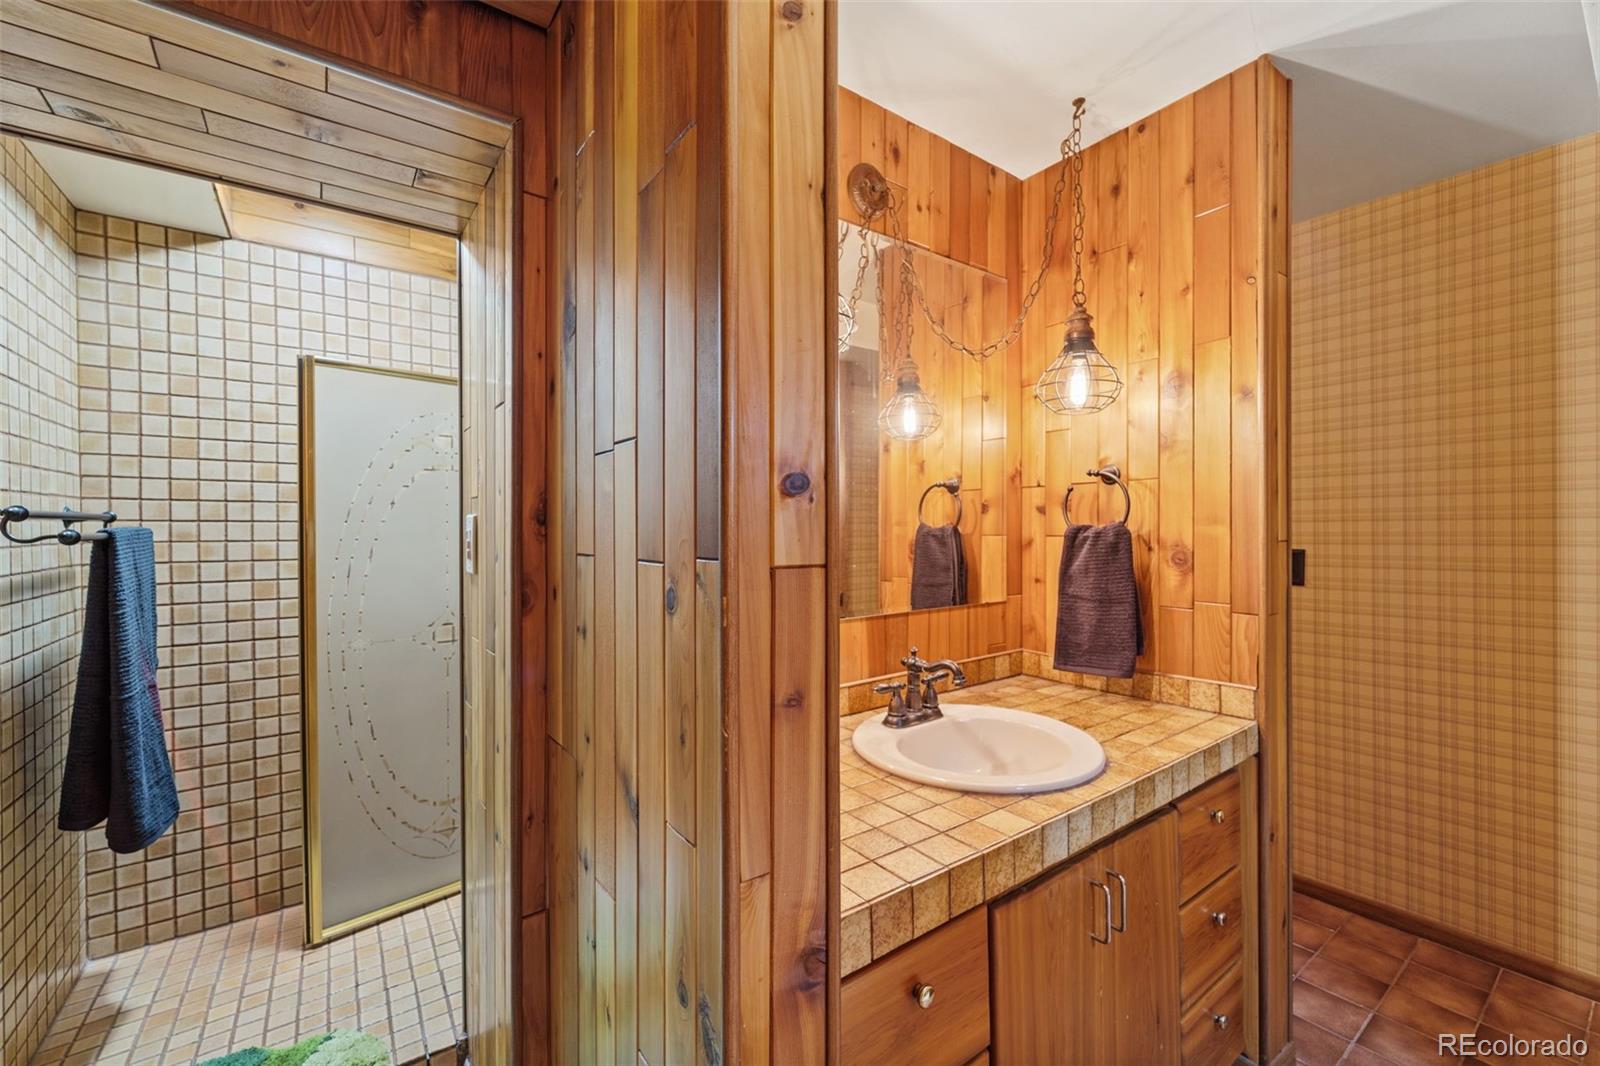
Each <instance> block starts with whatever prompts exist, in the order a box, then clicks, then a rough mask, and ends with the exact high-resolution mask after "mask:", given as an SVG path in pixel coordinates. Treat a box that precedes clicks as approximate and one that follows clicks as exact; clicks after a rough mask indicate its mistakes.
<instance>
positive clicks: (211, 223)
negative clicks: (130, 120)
mask: <svg viewBox="0 0 1600 1066" xmlns="http://www.w3.org/2000/svg"><path fill="white" fill-rule="evenodd" d="M27 144H28V151H30V152H32V153H33V157H34V158H35V159H37V160H38V161H39V165H40V166H42V167H44V169H45V173H47V174H49V175H50V177H51V179H52V180H53V181H54V182H55V183H56V184H57V185H59V186H61V191H62V193H64V194H65V195H66V197H67V199H68V200H71V201H72V206H73V207H76V208H77V209H78V210H79V211H93V212H95V213H96V214H101V215H115V216H117V217H118V218H131V219H133V220H134V221H136V222H153V223H155V224H156V225H158V226H174V227H176V228H178V229H186V230H189V231H191V232H194V233H205V234H209V235H210V236H213V237H228V236H231V234H230V233H229V231H228V223H227V220H226V219H225V218H223V215H222V206H221V205H220V204H219V203H218V202H217V190H216V187H215V186H213V185H212V183H211V182H209V181H206V180H204V179H202V178H192V177H190V176H189V175H187V174H179V173H177V172H176V171H171V170H162V169H160V168H159V167H147V166H144V165H142V164H139V163H130V162H128V161H127V160H125V159H116V158H114V157H112V156H106V155H97V154H96V153H94V152H81V151H79V150H77V149H76V148H63V147H62V146H61V145H59V144H50V143H47V142H44V141H28V142H27Z"/></svg>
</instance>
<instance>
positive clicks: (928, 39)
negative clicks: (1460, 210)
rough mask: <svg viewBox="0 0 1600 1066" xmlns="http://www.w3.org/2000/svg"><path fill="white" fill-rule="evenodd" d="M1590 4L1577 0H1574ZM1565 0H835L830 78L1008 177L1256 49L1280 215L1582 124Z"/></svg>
mask: <svg viewBox="0 0 1600 1066" xmlns="http://www.w3.org/2000/svg"><path fill="white" fill-rule="evenodd" d="M1585 2H1589V0H1585ZM1583 8H1584V4H1583V3H1580V2H1579V0H1551V2H1512V0H1506V2H1493V0H1491V2H1454V3H1452V2H1448V0H1415V2H1396V0H1353V2H1314V0H1313V2H1301V3H1289V2H1277V3H1249V2H1242V0H1216V2H1195V3H1177V2H1165V3H1146V2H1132V0H1130V2H1111V0H1102V2H1086V3H1029V2H1018V0H842V2H841V3H840V8H839V81H840V83H841V84H842V85H845V86H846V87H848V88H850V89H853V90H855V91H856V92H858V93H860V94H861V95H863V96H866V97H868V98H869V99H872V100H874V101H876V102H877V103H879V104H882V105H883V106H885V107H887V108H890V109H892V110H894V111H896V112H898V113H900V114H902V115H904V116H905V117H906V118H909V119H911V120H912V121H913V122H916V123H917V124H919V125H922V126H925V127H927V128H928V129H930V130H933V131H934V132H936V133H938V134H940V135H941V136H943V137H946V138H948V139H949V140H951V141H954V142H955V143H956V144H959V145H960V146H962V147H963V148H965V149H967V150H968V151H970V152H974V153H976V154H977V155H979V156H981V157H982V158H984V159H987V160H989V161H990V162H992V163H995V164H997V165H999V166H1001V167H1003V168H1004V169H1006V170H1008V171H1010V172H1011V173H1013V174H1016V175H1018V176H1019V177H1028V176H1030V175H1032V174H1035V173H1037V172H1038V171H1039V170H1041V169H1043V168H1044V167H1046V166H1048V165H1049V164H1050V163H1052V162H1053V161H1054V160H1055V159H1056V158H1057V156H1058V154H1059V145H1060V141H1061V138H1062V137H1063V136H1064V135H1065V134H1066V132H1067V130H1068V128H1069V125H1070V116H1071V111H1072V99H1073V97H1076V96H1086V97H1088V98H1089V112H1088V114H1087V115H1086V116H1085V119H1084V140H1085V143H1091V144H1092V143H1093V142H1094V141H1096V140H1098V139H1099V138H1101V137H1103V136H1105V135H1106V134H1108V133H1112V132H1114V131H1116V130H1119V129H1121V128H1123V127H1124V126H1127V125H1129V124H1130V123H1133V122H1136V121H1138V120H1139V119H1141V118H1143V117H1145V116H1146V115H1149V114H1151V113H1152V112H1154V111H1156V110H1159V109H1160V108H1161V107H1163V106H1165V105H1166V104H1168V103H1171V102H1172V101H1173V100H1176V99H1178V98H1179V97H1181V96H1184V95H1186V94H1188V93H1191V92H1193V91H1195V90H1196V89H1198V88H1200V87H1201V86H1202V85H1205V84H1206V83H1208V82H1210V81H1213V80H1215V79H1217V78H1219V77H1221V76H1222V75H1224V74H1226V73H1228V72H1229V71H1232V70H1235V69H1237V68H1239V67H1241V66H1243V65H1245V64H1246V63H1248V62H1250V61H1251V60H1252V59H1254V58H1255V57H1257V56H1259V55H1263V54H1271V55H1273V56H1275V57H1277V58H1278V59H1279V63H1280V66H1282V67H1283V69H1284V70H1285V71H1286V72H1287V73H1289V74H1290V76H1291V77H1294V78H1295V79H1296V86H1295V127H1294V140H1293V146H1294V151H1295V158H1294V171H1293V172H1294V176H1295V188H1294V189H1293V191H1292V193H1291V199H1292V202H1293V203H1294V207H1295V215H1296V217H1307V216H1308V215H1310V214H1318V213H1321V212H1323V211H1327V210H1331V209H1333V208H1335V207H1340V206H1344V205H1346V204H1350V203H1356V202H1359V201H1361V200H1365V199H1371V198H1372V197H1373V196H1378V195H1383V194H1384V193H1387V192H1394V191H1397V190H1398V189H1401V188H1405V187H1407V186H1409V185H1415V184H1418V183H1419V182H1423V181H1429V180H1433V179H1435V178H1439V177H1443V176H1445V175H1447V174H1451V173H1455V172H1457V171H1460V170H1465V169H1469V168H1471V167H1473V166H1477V165H1480V164H1481V163H1484V162H1488V161H1490V160H1493V159H1499V158H1504V157H1505V156H1508V155H1514V154H1516V153H1518V152H1523V151H1527V150H1529V149H1531V148H1535V147H1538V146H1541V145H1545V144H1550V143H1553V142H1555V141H1559V140H1564V139H1567V138H1569V137H1574V136H1577V135H1578V134H1580V133H1583V132H1585V131H1586V130H1592V129H1594V128H1595V126H1596V115H1597V113H1600V94H1597V87H1596V74H1595V70H1596V66H1595V63H1596V58H1595V56H1594V55H1593V54H1592V53H1591V52H1590V48H1589V44H1588V36H1589V35H1588V32H1587V30H1586V28H1585V25H1584V17H1585V16H1584V10H1583Z"/></svg>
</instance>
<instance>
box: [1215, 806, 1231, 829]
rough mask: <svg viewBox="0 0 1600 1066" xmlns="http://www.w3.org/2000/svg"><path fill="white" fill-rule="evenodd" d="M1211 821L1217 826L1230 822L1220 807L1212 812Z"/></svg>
mask: <svg viewBox="0 0 1600 1066" xmlns="http://www.w3.org/2000/svg"><path fill="white" fill-rule="evenodd" d="M1211 820H1212V822H1214V823H1215V824H1217V825H1221V824H1222V823H1223V822H1226V821H1227V820H1228V816H1227V815H1226V814H1224V813H1223V811H1222V808H1221V807H1218V808H1217V809H1216V810H1214V811H1212V812H1211Z"/></svg>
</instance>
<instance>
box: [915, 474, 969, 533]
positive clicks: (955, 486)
mask: <svg viewBox="0 0 1600 1066" xmlns="http://www.w3.org/2000/svg"><path fill="white" fill-rule="evenodd" d="M934 489H944V491H946V492H948V493H949V494H950V495H951V497H952V498H954V499H955V501H956V520H955V521H954V522H952V523H950V524H951V525H953V526H955V527H956V528H958V529H959V528H960V527H961V509H962V508H961V478H960V477H959V476H957V477H953V478H949V479H947V480H945V481H935V482H934V483H933V484H932V485H929V486H928V487H927V488H925V489H923V490H922V495H921V496H920V497H918V499H917V521H918V522H919V523H921V524H922V525H927V524H928V523H926V522H923V521H922V505H923V504H924V503H926V502H928V493H930V492H932V491H933V490H934Z"/></svg>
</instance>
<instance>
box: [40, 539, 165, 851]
mask: <svg viewBox="0 0 1600 1066" xmlns="http://www.w3.org/2000/svg"><path fill="white" fill-rule="evenodd" d="M107 532H108V533H110V534H111V536H110V537H109V538H108V539H106V540H99V541H95V542H94V551H93V554H92V555H91V556H90V557H89V600H88V605H87V607H86V608H85V612H84V624H83V651H82V654H80V655H79V657H78V689H77V693H76V695H75V697H74V700H73V704H72V733H71V736H70V737H69V738H68V741H67V764H66V771H65V773H64V774H63V776H62V781H61V816H60V818H59V819H58V821H57V824H58V825H59V826H60V827H61V828H62V829H68V830H85V829H93V828H94V827H95V826H97V825H99V824H100V823H101V822H105V823H106V843H107V844H108V845H110V847H111V850H112V851H116V852H121V853H123V854H127V853H128V852H134V851H142V850H144V849H145V848H147V847H149V846H150V845H151V844H153V843H155V841H156V840H157V839H158V838H159V837H160V836H161V834H162V833H165V832H166V831H167V830H168V829H169V828H171V826H172V823H173V822H175V821H177V819H178V783H177V781H176V780H175V779H174V778H173V776H172V761H171V760H170V759H169V758H168V757H167V743H166V737H165V736H164V734H163V731H162V727H161V693H160V692H159V691H158V690H157V688H156V548H155V538H154V537H152V536H151V535H150V531H149V530H148V529H141V528H138V527H132V526H130V527H127V528H120V529H110V530H107Z"/></svg>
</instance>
